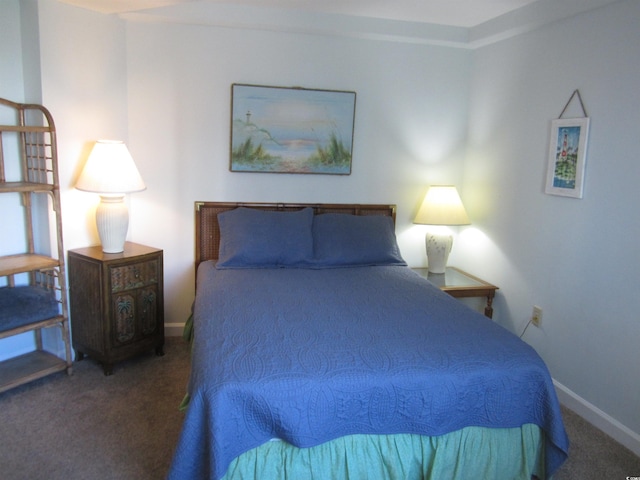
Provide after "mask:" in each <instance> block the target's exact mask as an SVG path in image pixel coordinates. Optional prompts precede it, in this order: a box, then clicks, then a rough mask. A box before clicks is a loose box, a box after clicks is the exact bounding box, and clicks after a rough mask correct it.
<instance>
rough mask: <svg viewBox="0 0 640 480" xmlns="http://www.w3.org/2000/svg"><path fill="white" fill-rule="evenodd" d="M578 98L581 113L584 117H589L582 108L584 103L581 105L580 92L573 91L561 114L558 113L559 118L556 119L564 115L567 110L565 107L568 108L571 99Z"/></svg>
mask: <svg viewBox="0 0 640 480" xmlns="http://www.w3.org/2000/svg"><path fill="white" fill-rule="evenodd" d="M576 95H577V96H578V100H580V107H581V108H582V113H583V116H584V117H588V116H589V115H587V110H586V109H585V108H584V103H582V97H581V96H580V90H578V89H575V90H574V91H573V93H572V94H571V96H570V97H569V101H568V102H567V104H566V105H565V106H564V108H563V109H562V112H561V113H560V116H559V117H558V118H562V115H564V112H565V111H566V110H567V107H569V104H570V103H571V100H573V97H575V96H576Z"/></svg>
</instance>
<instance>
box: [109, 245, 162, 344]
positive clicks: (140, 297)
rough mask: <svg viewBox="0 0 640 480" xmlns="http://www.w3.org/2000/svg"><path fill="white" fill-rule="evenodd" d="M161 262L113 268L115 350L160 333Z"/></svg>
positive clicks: (112, 317)
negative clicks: (159, 280)
mask: <svg viewBox="0 0 640 480" xmlns="http://www.w3.org/2000/svg"><path fill="white" fill-rule="evenodd" d="M158 271H159V265H158V259H157V258H154V259H152V260H147V261H143V262H136V263H131V264H128V265H118V266H113V267H111V275H110V277H111V298H112V304H111V311H112V313H111V322H112V323H111V325H112V328H111V331H112V341H113V345H114V346H116V347H117V346H120V345H125V344H128V343H133V342H137V341H138V340H142V339H144V338H147V337H149V336H150V335H152V334H154V333H155V332H156V331H157V323H158V309H159V299H158Z"/></svg>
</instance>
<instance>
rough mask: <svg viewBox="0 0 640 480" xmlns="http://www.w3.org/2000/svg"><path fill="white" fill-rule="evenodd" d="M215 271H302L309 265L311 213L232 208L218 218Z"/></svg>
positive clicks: (311, 255)
mask: <svg viewBox="0 0 640 480" xmlns="http://www.w3.org/2000/svg"><path fill="white" fill-rule="evenodd" d="M218 224H219V226H220V250H219V255H218V263H217V265H216V266H217V268H220V269H230V268H277V267H302V266H306V265H309V264H310V263H311V262H312V261H313V236H312V231H311V229H312V225H313V209H312V208H304V209H302V210H297V211H294V212H271V211H267V210H256V209H252V208H244V207H240V208H236V209H234V210H229V211H227V212H223V213H220V214H219V215H218Z"/></svg>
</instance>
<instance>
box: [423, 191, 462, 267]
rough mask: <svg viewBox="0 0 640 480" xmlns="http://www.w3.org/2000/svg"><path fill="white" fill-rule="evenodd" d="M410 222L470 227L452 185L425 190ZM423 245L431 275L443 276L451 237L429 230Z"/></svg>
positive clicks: (460, 201) (451, 241)
mask: <svg viewBox="0 0 640 480" xmlns="http://www.w3.org/2000/svg"><path fill="white" fill-rule="evenodd" d="M413 223H416V224H420V225H448V226H452V225H469V224H470V223H471V222H469V217H468V216H467V212H466V211H465V209H464V205H462V200H460V195H458V190H456V187H454V186H453V185H433V186H431V187H429V190H427V194H426V195H425V197H424V200H423V201H422V205H421V206H420V209H419V210H418V214H417V215H416V218H415V219H414V220H413ZM425 243H426V247H427V262H428V267H429V272H430V273H444V272H445V271H446V269H447V259H448V258H449V253H450V252H451V247H452V245H453V237H452V236H451V235H448V234H442V233H439V232H436V231H428V232H427V235H426V238H425Z"/></svg>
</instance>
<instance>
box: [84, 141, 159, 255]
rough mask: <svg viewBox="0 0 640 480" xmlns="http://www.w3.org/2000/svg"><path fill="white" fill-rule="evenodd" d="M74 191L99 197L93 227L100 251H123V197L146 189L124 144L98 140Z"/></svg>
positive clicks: (125, 217) (126, 218) (126, 219)
mask: <svg viewBox="0 0 640 480" xmlns="http://www.w3.org/2000/svg"><path fill="white" fill-rule="evenodd" d="M76 188H77V189H78V190H82V191H85V192H93V193H97V194H99V195H100V204H99V205H98V208H97V210H96V225H97V227H98V235H99V236H100V243H101V244H102V251H103V252H104V253H120V252H122V251H124V242H125V239H126V237H127V230H128V228H129V211H128V209H127V205H126V203H125V202H124V196H125V194H127V193H133V192H141V191H142V190H144V189H146V188H147V187H146V186H145V184H144V182H143V181H142V177H141V176H140V173H139V172H138V169H137V168H136V164H135V163H134V161H133V158H131V154H130V153H129V150H128V149H127V146H126V145H125V144H124V142H121V141H119V140H98V141H97V142H96V144H95V145H94V146H93V149H92V150H91V153H90V154H89V158H88V160H87V163H86V165H85V166H84V169H83V170H82V173H81V174H80V178H79V179H78V182H77V183H76Z"/></svg>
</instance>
